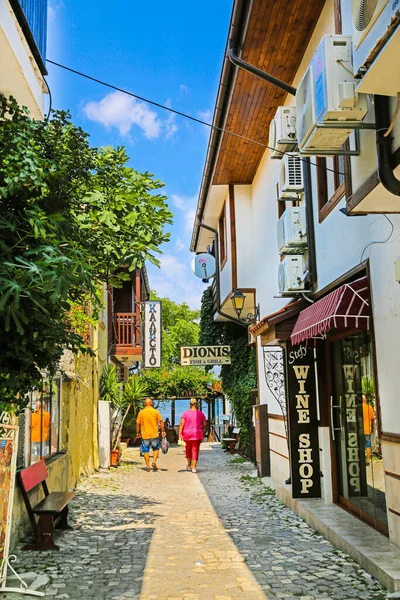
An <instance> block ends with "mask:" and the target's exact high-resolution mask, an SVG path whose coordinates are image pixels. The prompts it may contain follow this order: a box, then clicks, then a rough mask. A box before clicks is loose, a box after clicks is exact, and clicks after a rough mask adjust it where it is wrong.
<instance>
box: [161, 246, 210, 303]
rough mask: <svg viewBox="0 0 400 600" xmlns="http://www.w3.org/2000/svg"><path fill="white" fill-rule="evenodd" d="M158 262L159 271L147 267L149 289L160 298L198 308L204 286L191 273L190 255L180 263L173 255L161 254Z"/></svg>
mask: <svg viewBox="0 0 400 600" xmlns="http://www.w3.org/2000/svg"><path fill="white" fill-rule="evenodd" d="M160 262H161V267H160V269H156V268H155V267H153V266H149V281H150V287H151V289H152V290H154V291H156V292H157V294H158V295H159V296H161V297H166V298H170V299H171V300H174V301H175V302H179V303H181V302H186V303H187V304H188V305H189V306H190V307H191V308H197V309H198V308H200V303H201V296H202V294H203V291H204V289H205V288H206V285H205V284H203V283H202V282H201V280H200V279H198V278H197V277H196V276H195V275H194V274H193V273H192V270H191V268H190V262H191V256H190V254H189V253H188V254H187V258H185V260H184V261H180V260H179V259H178V258H176V256H174V255H173V254H163V255H162V256H161V257H160Z"/></svg>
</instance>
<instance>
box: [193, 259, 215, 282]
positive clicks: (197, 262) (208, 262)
mask: <svg viewBox="0 0 400 600" xmlns="http://www.w3.org/2000/svg"><path fill="white" fill-rule="evenodd" d="M192 271H193V273H194V274H195V275H196V276H197V277H200V279H210V277H214V275H215V271H216V262H215V257H214V256H213V255H212V254H208V253H207V252H202V253H201V254H196V256H195V257H194V258H193V260H192Z"/></svg>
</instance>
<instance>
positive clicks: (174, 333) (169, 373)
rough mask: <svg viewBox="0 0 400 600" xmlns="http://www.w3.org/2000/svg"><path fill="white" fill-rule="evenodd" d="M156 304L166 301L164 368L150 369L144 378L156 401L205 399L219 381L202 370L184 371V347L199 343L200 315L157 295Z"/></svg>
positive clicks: (164, 308) (186, 306)
mask: <svg viewBox="0 0 400 600" xmlns="http://www.w3.org/2000/svg"><path fill="white" fill-rule="evenodd" d="M151 298H152V300H161V301H162V318H161V321H162V354H163V358H162V368H161V369H146V370H143V371H142V372H141V377H142V378H143V379H144V380H145V381H146V383H147V386H148V393H149V396H151V397H152V398H178V397H181V398H187V397H190V396H196V397H198V398H205V397H206V396H207V395H208V394H209V391H210V389H209V388H210V386H211V385H212V383H213V382H214V380H215V377H214V376H213V375H212V374H208V373H206V371H205V369H203V368H202V367H182V366H181V365H180V361H181V352H180V348H181V346H194V345H196V344H198V342H199V331H200V328H199V317H200V311H198V310H192V309H191V308H190V307H189V306H188V305H187V304H186V303H185V302H183V303H182V304H178V303H177V302H173V301H172V300H170V299H169V298H160V297H159V296H157V294H156V293H155V292H152V294H151Z"/></svg>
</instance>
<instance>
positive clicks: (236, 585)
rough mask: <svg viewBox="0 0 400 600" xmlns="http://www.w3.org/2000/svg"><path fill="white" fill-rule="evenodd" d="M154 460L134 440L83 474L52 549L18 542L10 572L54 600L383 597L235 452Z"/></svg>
mask: <svg viewBox="0 0 400 600" xmlns="http://www.w3.org/2000/svg"><path fill="white" fill-rule="evenodd" d="M160 467H161V469H160V471H159V472H158V473H155V472H151V473H147V472H146V471H145V470H144V469H143V463H142V459H141V458H140V456H139V453H138V450H137V449H133V450H130V451H128V453H127V455H126V460H125V462H124V464H123V465H122V466H121V467H120V468H119V469H117V470H112V471H110V472H102V473H100V474H96V475H94V476H93V477H91V478H89V479H84V480H82V482H81V484H80V486H79V490H78V494H77V496H76V498H75V499H74V501H73V503H72V505H71V523H72V524H73V525H74V528H75V530H74V531H68V532H63V533H62V534H60V535H59V536H58V538H57V539H58V541H59V543H60V546H61V549H60V552H58V553H57V552H47V553H34V552H27V553H24V552H22V551H21V550H20V549H17V552H16V554H17V555H18V562H17V563H15V565H14V566H15V568H16V569H17V571H18V572H19V573H21V574H25V576H26V578H27V580H28V582H32V581H33V586H34V587H36V588H37V589H40V590H43V591H44V592H45V597H46V598H57V599H71V600H78V599H79V600H91V599H96V600H103V599H112V600H125V599H126V600H128V599H134V598H136V599H140V600H150V599H151V600H161V599H162V600H186V599H187V600H189V599H190V600H239V599H242V598H251V599H252V600H253V599H254V600H262V599H265V598H269V599H271V600H272V599H274V598H286V599H287V600H313V599H317V600H341V599H343V600H356V599H357V600H358V599H363V598H365V599H371V600H372V599H375V600H384V599H385V598H387V593H386V592H385V591H384V590H383V589H382V587H381V586H380V585H379V584H378V583H377V582H376V581H375V580H373V579H372V578H371V576H370V575H369V574H367V573H366V572H365V571H364V570H363V569H361V568H360V567H359V566H358V565H357V564H356V563H354V562H353V561H352V560H351V559H350V558H349V557H347V556H346V555H345V554H344V553H342V552H340V551H338V550H336V549H335V548H334V547H333V546H332V545H331V544H330V543H329V542H327V541H326V540H325V539H324V538H323V537H321V536H320V535H317V534H316V533H314V532H313V531H312V530H311V529H310V528H309V527H308V526H307V525H306V524H305V523H304V522H303V521H302V520H301V519H300V518H298V517H297V516H296V515H295V514H293V513H292V512H291V511H290V510H289V509H288V508H286V507H285V506H284V505H283V504H282V503H281V502H279V501H278V500H277V499H276V497H275V495H274V492H273V491H272V490H270V489H269V488H267V487H266V486H264V485H263V484H262V483H260V482H259V481H258V480H257V479H254V474H255V473H254V468H253V466H252V465H251V464H249V463H246V462H243V461H242V459H241V458H240V457H231V456H227V455H226V454H225V453H223V452H222V451H221V450H220V448H219V447H218V446H217V445H207V444H206V445H203V447H202V454H201V456H200V463H199V472H198V474H197V475H194V474H192V473H190V472H187V471H186V470H185V458H184V456H183V452H182V450H181V449H180V448H179V449H178V448H171V449H170V451H169V453H168V454H167V455H166V456H162V457H161V459H160ZM8 584H9V585H15V580H12V579H9V581H8ZM6 597H8V598H10V600H11V599H12V598H13V599H14V600H17V599H18V598H23V597H24V598H26V596H22V595H20V594H12V595H11V594H9V595H8V596H6Z"/></svg>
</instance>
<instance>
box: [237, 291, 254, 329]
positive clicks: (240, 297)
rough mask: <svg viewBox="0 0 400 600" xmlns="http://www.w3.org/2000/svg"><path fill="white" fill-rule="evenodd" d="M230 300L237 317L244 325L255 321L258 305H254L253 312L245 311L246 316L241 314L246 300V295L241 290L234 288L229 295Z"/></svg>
mask: <svg viewBox="0 0 400 600" xmlns="http://www.w3.org/2000/svg"><path fill="white" fill-rule="evenodd" d="M231 300H232V305H233V308H234V311H235V313H236V315H237V318H238V320H239V321H240V322H241V323H244V324H245V325H251V323H254V322H255V321H257V319H258V318H259V315H260V311H259V308H258V306H254V311H253V312H251V313H247V314H246V316H242V311H243V309H244V304H245V302H246V296H245V295H244V294H243V292H242V290H234V292H233V293H232V295H231Z"/></svg>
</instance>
